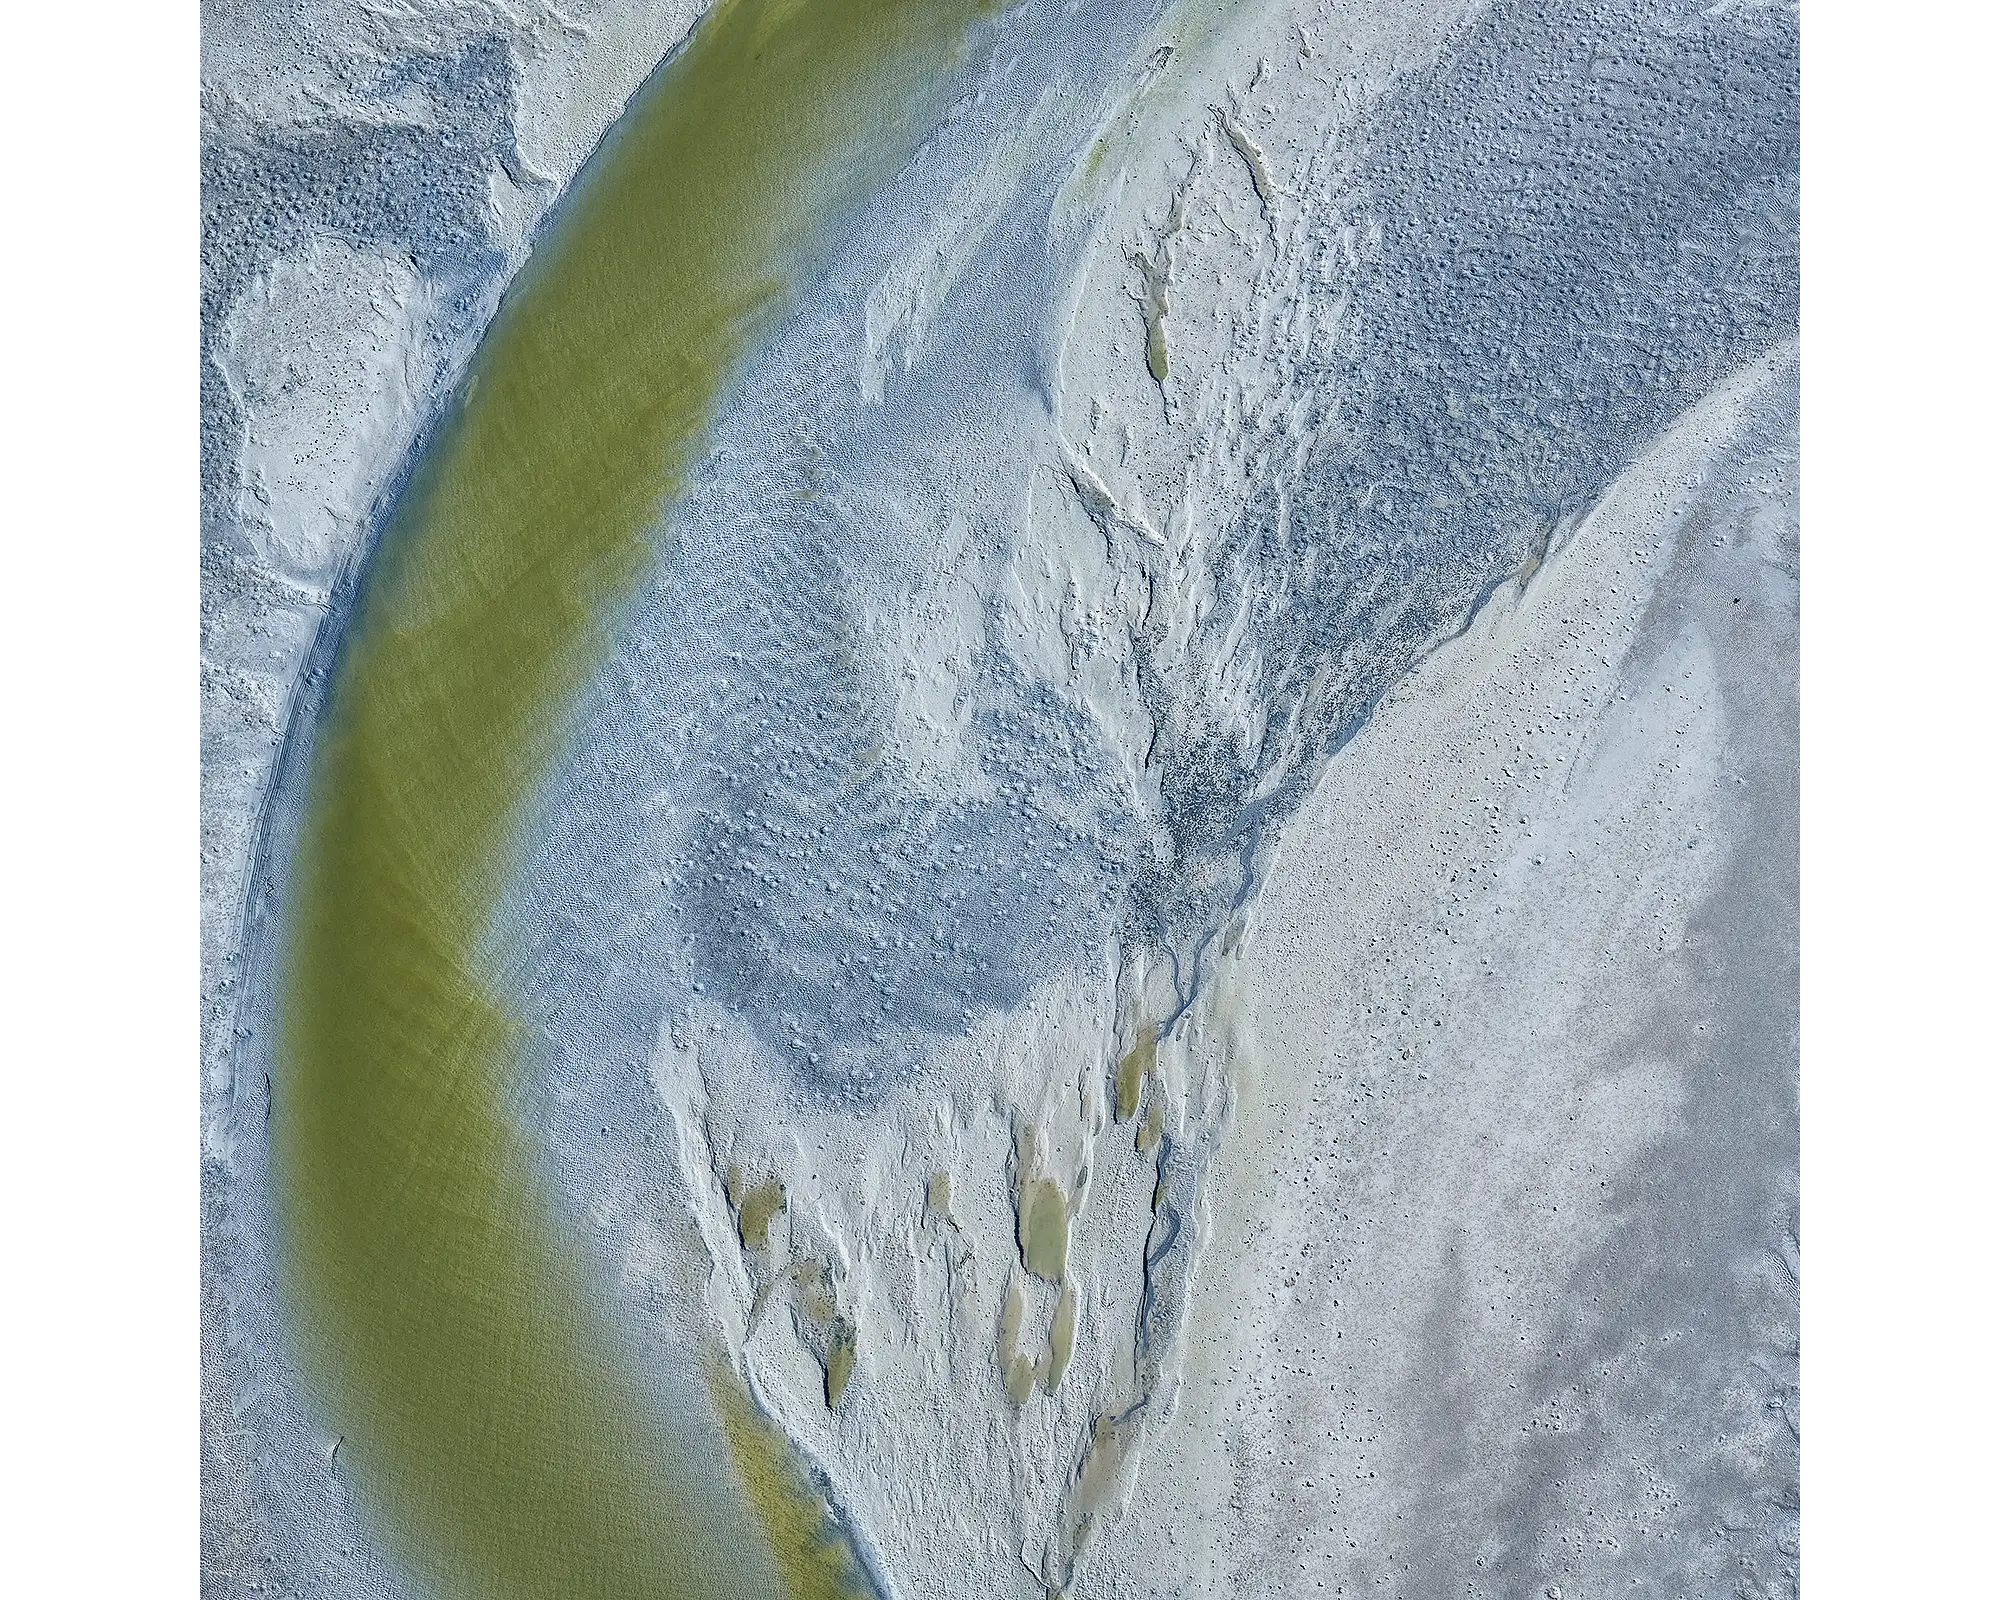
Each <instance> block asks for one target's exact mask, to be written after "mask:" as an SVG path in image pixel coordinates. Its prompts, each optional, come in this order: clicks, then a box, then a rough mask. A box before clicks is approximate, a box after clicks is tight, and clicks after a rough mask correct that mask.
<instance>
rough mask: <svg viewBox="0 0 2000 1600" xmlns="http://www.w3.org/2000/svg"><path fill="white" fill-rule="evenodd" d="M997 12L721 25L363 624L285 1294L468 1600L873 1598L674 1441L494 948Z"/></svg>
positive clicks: (652, 126)
mask: <svg viewBox="0 0 2000 1600" xmlns="http://www.w3.org/2000/svg"><path fill="white" fill-rule="evenodd" d="M986 9H989V8H988V7H987V6H986V5H984V4H981V3H977V0H725V3H724V4H722V5H721V6H720V7H719V8H718V9H717V11H716V13H715V14H714V15H713V16H712V17H710V18H709V19H708V21H706V22H705V23H704V24H703V26H702V28H701V30H700V32H699V34H698V36H697V37H696V38H695V40H694V41H693V42H692V43H691V44H690V45H689V47H688V48H687V49H686V50H685V51H684V52H683V53H682V54H681V56H680V57H679V58H678V60H677V61H676V62H675V63H674V64H673V65H672V66H671V67H670V68H668V69H667V70H666V71H665V72H664V73H662V74H661V75H660V76H659V77H658V78H657V79H656V80H655V81H654V82H653V83H652V84H650V85H649V86H648V88H647V89H646V91H645V92H644V94H643V96H642V99H641V101H640V102H639V104H638V105H637V106H636V107H635V109H634V111H633V112H632V114H631V115H629V116H628V117H627V119H626V120H625V122H624V123H623V124H622V125H621V127H620V128H619V130H618V131H617V132H616V133H615V134H614V136H613V138H612V139H611V140H610V141H609V143H608V145H607V148H606V150H605V151H603V152H600V155H599V156H598V158H596V160H595V161H594V162H593V164H592V166H591V168H590V169H589V170H588V171H587V173H586V175H585V177H584V179H583V180H582V181H581V182H580V184H579V185H578V189H577V192H576V194H575V195H574V197H573V199H572V200H571V201H570V202H568V203H567V208H566V213H565V216H564V217H563V219H562V221H561V224H560V226H559V227H558V228H557V229H555V230H554V231H553V232H552V233H550V234H548V235H547V236H545V238H544V239H543V241H542V242H541V244H540V245H539V246H538V247H537V250H536V253H535V257H534V259H533V261H532V262H531V263H530V264H529V266H528V268H527V270H526V271H525V272H524V274H523V275H522V278H521V280H520V281H519V282H518V283H517V284H516V286H515V287H514V289H513V290H512V291H510V294H509V296H508V299H507V301H506V303H505V304H504V305H503V307H502V309H501V311H500V314H499V316H498V318H497V319H496V321H495V324H494V326H493V328H492V330H491V332H490V333H489V335H488V337H487V340H486V342H485V344H484V346H483V348H482V350H481V352H480V354H479V357H478V359H477V362H476V364H475V368H474V376H473V378H472V379H471V381H470V382H469V383H468V384H467V386H466V389H465V392H464V395H463V396H462V398H461V400H460V401H459V402H458V404H457V405H456V407H455V409H454V411H453V412H452V414H451V416H450V417H449V419H448V421H447V423H446V425H445V426H444V427H443V429H442V430H441V432H440V434H439V436H438V438H437V440H436V442H435V444H434V445H433V446H432V448H431V449H430V450H429V451H428V452H427V455H426V458H425V459H424V461H423V462H422V463H421V465H420V468H419V471H418V474H417V476H416V478H415V480H414V481H413V483H412V485H411V487H410V489H409V491H408V492H407V493H406V494H405V496H404V499H403V502H402V504H401V506H400V508H399V510H398V512H397V515H396V518H395V523H394V526H393V527H392V528H391V529H390V531H389V533H388V536H387V539H386V542H385V545H384V550H383V554H382V557H381V558H380V560H379V561H378V563H377V565H376V568H375V571H374V573H373V575H372V578H371V582H370V584H369V587H368V591H367V593H366V594H365V596H364V597H363V600H362V603H361V606H360V609H359V611H358V612H357V615H356V618H355V623H354V630H353V633H352V636H351V639H350V642H349V646H348V649H347V652H346V654H345V656H344V657H343V662H342V666H341V670H340V675H339V679H338V681H337V683H336V686H335V690H334V695H333V699H332V701H331V706H330V711H329V717H328V724H327V727H326V728H325V730H324V732H323V734H322V739H321V744H320V747H319V749H318V751H317V754H316V757H315V766H314V769H313V774H312V780H311V790H310V809H309V812H308V816H307V820H306V828H305V837H304V842H303V845H302V855H301V859H300V863H299V873H298V877H297V884H298V891H297V899H296V903H295V912H294V922H293V928H292V940H291V944H290V951H289V960H290V964H289V968H288V980H287V982H288V987H287V994H286V1011H285V1018H284V1036H283V1061H282V1079H281V1082H280V1084H279V1087H278V1091H277V1094H276V1099H275V1104H276V1115H275V1123H274V1146H273V1171H274V1181H275V1183H276V1186H277V1201H278V1208H279V1214H280V1224H281V1231H282V1275H283V1282H282V1290H283V1294H284V1296H285V1301H286V1304H287V1306H288V1308H289V1311H290V1313H291V1315H292V1317H293V1321H294V1323H295V1325H296V1327H297V1329H298V1330H299V1345H300V1349H301V1352H302V1355H303V1358H304V1365H305V1368H306V1372H307V1375H308V1379H309V1382H310V1383H311V1385H312V1388H313V1391H314V1393H315V1395H316V1396H317V1397H318V1398H319V1400H320V1402H321V1404H322V1405H323V1406H324V1408H325V1410H326V1412H327V1415H328V1418H329V1421H330V1423H331V1425H332V1426H333V1427H335V1428H336V1429H337V1430H338V1431H339V1432H340V1434H341V1435H342V1437H343V1446H342V1450H341V1455H340V1461H341V1464H342V1468H343V1471H344V1472H345V1473H347V1474H348V1475H349V1476H350V1477H351V1478H352V1479H353V1480H354V1481H355V1483H356V1484H357V1485H358V1487H359V1488H360V1489H361V1491H362V1492H363V1494H364V1495H365V1497H366V1499H367V1501H368V1503H369V1505H370V1506H371V1508H372V1510H373V1513H374V1516H375V1520H376V1522H377V1524H378V1525H379V1526H380V1528H381V1529H382V1531H383V1534H384V1537H385V1539H386V1541H387V1542H388V1543H389V1545H390V1546H391V1547H392V1548H393V1549H394V1550H395V1551H396V1552H397V1554H398V1555H399V1556H400V1557H401V1558H402V1559H403V1560H404V1561H405V1562H406V1564H407V1565H408V1566H409V1567H410V1569H411V1570H412V1572H413V1573H414V1574H415V1575H416V1576H417V1577H418V1578H419V1579H420V1581H422V1582H423V1583H425V1584H426V1585H429V1586H433V1587H435V1588H437V1589H438V1590H440V1591H441V1592H442V1593H444V1594H446V1595H448V1596H452V1597H459V1596H466V1597H473V1596H479V1597H485V1596H491V1597H496V1600H515V1597H521V1600H527V1597H535V1600H553V1597H558V1596H560V1597H564V1600H626V1597H636V1596H673V1597H680V1596H688V1597H693V1596H703V1597H706V1596H719V1595H752V1594H771V1593H779V1592H784V1591H787V1590H789V1591H790V1592H792V1593H794V1594H799V1595H805V1594H835V1593H840V1592H843V1591H845V1590H847V1589H850V1588H851V1587H852V1586H853V1584H854V1583H855V1581H856V1578H855V1574H854V1572H853V1570H852V1567H851V1564H850V1563H847V1562H845V1561H843V1560H840V1559H835V1558H833V1557H830V1556H824V1552H823V1551H822V1550H821V1547H820V1545H819V1544H817V1543H815V1542H814V1541H815V1540H817V1539H818V1538H819V1535H818V1534H816V1533H814V1532H813V1531H812V1530H813V1529H814V1528H815V1527H817V1526H818V1524H817V1523H816V1522H815V1521H814V1516H815V1513H814V1511H813V1508H811V1507H810V1506H809V1504H806V1503H804V1502H802V1501H801V1499H800V1496H801V1495H802V1494H803V1492H804V1491H803V1487H802V1485H801V1484H799V1483H798V1482H797V1481H796V1480H795V1479H787V1478H786V1476H785V1473H784V1470H783V1469H782V1463H778V1464H775V1465H774V1464H772V1463H771V1462H770V1461H768V1460H763V1457H759V1456H757V1455H756V1451H757V1450H764V1451H765V1455H768V1454H769V1452H768V1449H766V1445H765V1444H763V1443H756V1441H760V1440H763V1438H764V1436H763V1434H762V1433H760V1432H759V1430H758V1429H757V1427H756V1426H755V1424H754V1419H752V1418H750V1417H747V1416H746V1415H744V1414H743V1413H742V1412H741V1411H740V1410H737V1411H732V1412H730V1413H729V1414H728V1415H727V1417H726V1419H725V1423H721V1424H718V1425H717V1426H718V1427H719V1428H725V1431H726V1432H727V1434H728V1437H729V1439H730V1441H731V1445H732V1448H733V1451H734V1456H735V1460H736V1463H737V1467H738V1471H737V1473H736V1474H731V1473H730V1472H729V1470H728V1469H727V1468H725V1467H724V1466H722V1465H721V1464H720V1463H721V1462H722V1461H724V1460H727V1459H728V1458H729V1455H728V1452H711V1451H707V1450H696V1449H693V1448H691V1447H690V1446H689V1445H688V1444H687V1443H686V1442H685V1441H682V1442H681V1443H680V1444H679V1445H678V1446H676V1444H675V1442H674V1440H673V1438H672V1437H671V1436H670V1435H669V1434H667V1433H666V1432H664V1431H663V1430H661V1429H658V1428H656V1427H654V1426H653V1425H651V1424H650V1423H649V1422H648V1420H647V1418H648V1415H649V1412H648V1408H647V1406H646V1404H645V1403H643V1402H642V1401H641V1399H640V1398H639V1388H638V1386H637V1383H636V1380H634V1379H633V1378H632V1377H631V1376H630V1375H629V1374H627V1373H625V1372H624V1371H623V1370H622V1365H621V1357H620V1355H619V1352H618V1350H617V1348H616V1347H615V1341H614V1340H613V1339H612V1338H610V1337H609V1336H608V1335H607V1334H606V1333H605V1332H604V1331H603V1330H602V1329H601V1328H600V1327H599V1326H598V1323H597V1320H596V1316H595V1313H594V1311H593V1309H592V1289H591V1284H592V1282H593V1269H592V1267H591V1265H590V1264H589V1262H588V1261H587V1259H585V1251H586V1247H587V1240H586V1239H584V1238H583V1237H581V1236H579V1234H578V1233H577V1231H576V1230H573V1229H569V1228H567V1227H565V1225H564V1224H563V1223H561V1222H560V1221H559V1220H558V1217H559V1212H558V1211H557V1209H556V1208H555V1207H554V1206H552V1204H551V1196H550V1194H549V1192H548V1190H547V1188H546V1185H545V1183H544V1180H543V1177H542V1176H541V1171H540V1168H539V1166H538V1159H537V1148H536V1138H535V1134H534V1131H533V1130H532V1129H528V1128H524V1127H523V1126H521V1124H520V1123H519V1122H518V1121H517V1119H516V1115H515V1108H516V1096H517V1092H518V1086H519V1083H520V1078H521V1072H522V1068H523V1064H524V1063H523V1057H522V1051H523V1045H522V1042H521V1039H520V1034H519V1028H518V1024H517V1021H516V1018H515V1014H514V1011H513V1008H512V1006H511V1004H510V997H509V995H508V994H507V992H506V988H505V983H504V979H503V977H502V975H501V974H499V973H498V972H496V971H495V970H494V969H493V967H492V965H491V962H490V951H489V950H488V948H487V946H486V944H485V942H484V941H485V936H486V933H487V930H488V925H489V922H490V919H491V917H492V914H493V909H494V906H495V902H496V899H497V897H498V895H499V893H500V891H501V888H502V885H503V883H504V882H505V880H506V878H507V876H508V873H509V870H510V867H511V865H512V863H513V861H514V859H515V857H516V853H517V849H518V845H519V841H518V839H517V837H516V835H517V829H518V826H519V821H520V818H521V815H522V811H523V806H524V802H525V801H526V799H527V798H528V796H529V794H530V792H531V790H532V788H533V786H534V785H535V784H536V782H537V781H538V780H539V778H540V777H541V776H542V774H543V773H544V772H545V770H546V769H547V767H548V765H549V763H550V761H551V759H552V758H553V756H554V754H555V752H556V748H557V742H558V738H559V730H560V727H561V724H562V720H563V717H564V715H565V713H566V711H567V710H568V708H569V707H570V706H571V704H572V702H573V700H574V697H575V696H576V694H577V692H578V690H579V689H580V687H581V685H582V684H583V683H584V681H585V679H586V678H587V676H588V675H589V673H590V672H591V671H592V670H593V668H594V667H595V665H596V663H597V661H598V659H599V653H600V646H601V644H602V636H603V630H604V629H605V627H606V625H607V621H608V616H609V614H610V612H611V611H612V610H614V609H615V607H616V605H617V604H618V602H619V601H620V600H621V599H622V598H623V597H624V596H625V595H626V593H627V592H628V590H629V589H630V587H631V586H632V584H633V583H634V581H635V580H636V579H637V578H638V576H639V575H640V573H641V572H642V570H643V569H644V568H645V567H646V565H647V563H648V562H649V560H650V559H651V557H652V555H653V549H652V545H651V543H650V538H651V534H652V530H653V529H654V527H655V526H656V523H657V519H658V515H659V512H660V510H661V508H662V507H663V505H664V504H665V503H666V502H667V501H668V500H669V499H670V498H671V497H672V496H673V495H674V494H675V492H676V490H677V487H678V484H679V481H680V474H681V472H682V470H683V469H684V466H685V464H686V463H687V462H688V460H689V459H690V455H691V452H692V451H693V450H694V449H695V448H697V447H698V444H699V440H700V438H701V436H702V433H703V430H704V428H705V426H706V425H707V423H708V420H709V418H710V416H711V413H712V410H713V408H714V406H715V405H716V404H717V402H718V399H719V396H720V394H721V391H722V389H723V386H724V384H725V383H726V381H727V380H728V378H729V377H730V375H731V374H732V372H734V371H735V370H736V369H737V367H738V364H739V362H740V360H741V358H742V356H743V355H744V354H745V352H746V351H747V350H748V349H749V348H750V347H751V346H752V345H753V344H754V343H755V342H756V341H757V340H758V339H759V338H760V336H761V335H762V334H763V333H764V331H765V330H767V329H768V328H769V327H770V326H771V324H772V321H773V319H774V318H775V317H776V316H777V315H779V314H780V312H781V311H782V309H783V306H784V304H785V299H786V284H787V281H788V279H789V278H790V277H791V276H793V275H794V274H795V273H796V272H797V271H798V270H799V269H800V268H801V266H802V265H804V264H805V263H807V262H809V260H810V259H811V256H812V251H813V247H814V242H815V239H816V238H817V237H818V233H819V230H820V229H822V228H823V227H824V226H825V224H826V223H827V222H828V221H829V219H831V218H835V217H837V216H838V215H839V214H840V213H841V212H842V211H843V210H844V209H845V208H847V207H849V206H850V205H851V204H852V203H853V202H854V201H855V200H856V199H857V198H858V197H859V196H860V195H861V194H863V193H865V192H866V191H867V189H868V188H869V187H870V186H871V185H873V184H874V183H876V182H877V181H878V180H879V178H880V177H881V175H882V174H883V173H884V172H885V171H887V170H891V169H892V165H893V163H895V162H898V161H900V160H901V159H903V158H904V157H905V156H906V155H907V153H908V151H909V149H910V148H911V146H912V145H913V143H914V141H915V139H916V138H917V137H919V136H920V135H921V133H922V132H923V130H924V129H925V128H926V127H927V126H928V125H929V124H930V122H931V121H932V120H933V119H934V117H935V114H936V100H937V96H938V94H939V92H940V90H941V88H942V85H943V83H944V82H945V80H946V74H947V71H948V69H949V68H950V66H951V65H952V63H953V61H954V58H955V56H956V54H957V52H958V51H959V50H960V49H961V48H962V43H963V39H964V37H965V32H966V29H967V27H968V26H969V24H970V23H971V22H972V21H973V20H974V19H975V18H976V16H977V15H978V14H979V13H980V12H981V11H982V10H986ZM696 1381H697V1382H698V1381H699V1380H698V1375H697V1378H696ZM766 1443H767V1441H766ZM753 1444H755V1449H753ZM753 1457H754V1458H755V1459H758V1460H760V1461H763V1464H762V1465H760V1466H758V1467H757V1469H756V1471H755V1472H754V1473H752V1472H751V1471H750V1470H749V1468H748V1467H747V1466H746V1463H747V1462H749V1461H751V1460H752V1459H753ZM788 1482H789V1483H790V1484H791V1487H790V1488H786V1487H784V1486H785V1484H786V1483H788ZM774 1508H775V1509H774ZM753 1519H754V1520H753ZM759 1524H761V1527H762V1529H763V1534H762V1536H761V1537H748V1538H746V1537H745V1536H744V1532H743V1530H745V1529H747V1528H749V1527H752V1526H755V1525H759ZM802 1551H804V1552H806V1553H804V1554H801V1552H802ZM823 1557H824V1558H823Z"/></svg>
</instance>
